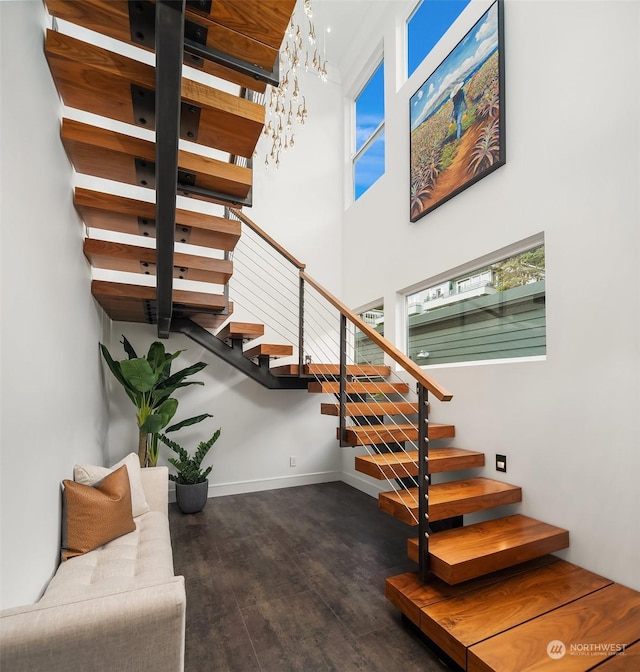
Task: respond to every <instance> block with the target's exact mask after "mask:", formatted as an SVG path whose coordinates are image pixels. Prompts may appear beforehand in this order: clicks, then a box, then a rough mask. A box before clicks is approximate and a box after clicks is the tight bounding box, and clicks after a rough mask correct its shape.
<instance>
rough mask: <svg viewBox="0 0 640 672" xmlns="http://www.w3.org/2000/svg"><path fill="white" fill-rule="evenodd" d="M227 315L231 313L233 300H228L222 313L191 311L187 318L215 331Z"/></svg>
mask: <svg viewBox="0 0 640 672" xmlns="http://www.w3.org/2000/svg"><path fill="white" fill-rule="evenodd" d="M229 315H233V301H229V303H228V305H227V310H226V311H225V312H224V313H220V314H218V315H216V314H214V313H191V314H190V315H189V318H190V319H191V320H192V321H193V322H195V323H196V324H199V325H200V326H201V327H203V328H204V329H209V330H211V331H215V330H216V329H219V328H220V327H221V326H222V325H223V324H224V323H225V322H226V321H227V320H228V319H229Z"/></svg>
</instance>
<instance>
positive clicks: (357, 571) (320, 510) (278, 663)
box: [169, 482, 449, 672]
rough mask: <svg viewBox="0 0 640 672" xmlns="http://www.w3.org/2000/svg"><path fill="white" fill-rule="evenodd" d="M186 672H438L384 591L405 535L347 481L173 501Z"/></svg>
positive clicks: (408, 566) (401, 567)
mask: <svg viewBox="0 0 640 672" xmlns="http://www.w3.org/2000/svg"><path fill="white" fill-rule="evenodd" d="M169 509H170V510H169V519H170V524H171V534H172V543H173V555H174V562H175V571H176V574H182V575H183V576H184V577H185V580H186V587H187V633H186V656H185V671H186V672H203V671H204V672H225V671H227V670H229V671H233V672H252V671H254V670H255V671H257V672H285V671H287V670H297V671H300V672H315V671H324V670H338V671H340V672H350V671H351V670H361V671H363V672H375V671H376V670H381V671H384V672H395V671H396V670H402V672H412V671H415V672H418V671H419V672H442V671H443V670H447V669H449V668H447V667H446V666H445V665H444V664H443V663H442V662H440V661H439V660H438V659H437V658H436V657H435V655H434V654H433V653H432V652H431V651H430V650H428V649H427V648H425V646H424V645H423V644H422V643H421V642H420V640H419V639H417V638H416V637H414V636H413V635H412V634H411V633H410V632H409V631H407V630H406V629H405V628H404V626H403V624H402V620H401V616H400V614H399V612H398V610H397V609H396V608H395V607H394V606H393V605H391V604H390V603H389V602H388V601H387V600H386V599H385V597H384V580H385V578H386V577H388V576H392V575H395V574H398V573H401V572H404V571H410V570H412V569H415V565H413V563H411V562H410V561H409V560H408V559H407V557H406V539H407V537H408V536H411V534H412V531H411V530H410V528H408V527H407V526H405V525H403V524H402V523H400V522H399V521H397V520H395V519H393V518H392V517H391V516H388V515H386V514H385V513H382V512H381V511H379V510H378V506H377V502H376V500H375V499H374V498H372V497H369V496H368V495H365V494H364V493H362V492H359V491H358V490H356V489H354V488H351V487H350V486H348V485H346V484H344V483H339V482H336V483H323V484H320V485H309V486H303V487H295V488H285V489H280V490H269V491H266V492H258V493H250V494H245V495H233V496H229V497H216V498H213V499H209V501H208V502H207V506H206V507H205V510H204V511H202V512H201V513H198V514H192V515H182V514H180V513H179V512H178V510H177V509H176V507H175V504H171V505H170V507H169Z"/></svg>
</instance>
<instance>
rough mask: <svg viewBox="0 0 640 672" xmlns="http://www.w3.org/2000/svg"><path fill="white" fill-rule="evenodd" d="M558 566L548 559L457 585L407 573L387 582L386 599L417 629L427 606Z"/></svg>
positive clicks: (551, 559)
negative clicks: (514, 577)
mask: <svg viewBox="0 0 640 672" xmlns="http://www.w3.org/2000/svg"><path fill="white" fill-rule="evenodd" d="M554 562H559V558H556V557H554V556H553V555H544V556H541V557H539V558H535V559H534V560H529V561H528V562H523V563H521V564H519V565H514V566H512V567H507V568H505V569H502V570H500V571H498V572H492V573H491V574H486V575H484V576H479V577H478V578H476V579H471V580H470V581H465V582H464V583H458V584H455V585H451V584H449V583H445V582H444V581H442V580H441V579H439V578H438V577H437V576H435V575H434V574H430V575H429V576H428V579H427V582H426V583H422V581H420V576H419V575H418V573H417V572H406V573H404V574H398V575H397V576H391V577H389V578H388V579H386V580H385V597H386V598H387V599H388V600H389V601H390V602H391V603H392V604H394V605H395V606H396V607H397V608H398V609H399V610H400V611H401V612H402V613H403V614H404V615H405V616H406V617H407V618H409V620H411V621H412V622H413V623H414V624H415V625H417V626H420V618H421V615H422V613H421V612H422V609H423V607H426V606H427V605H430V604H435V603H437V602H441V601H443V600H447V599H449V598H451V597H456V596H458V595H463V594H464V593H468V592H470V591H472V590H477V589H479V588H483V587H485V586H490V585H492V584H497V583H499V582H500V581H503V580H504V579H508V578H509V577H511V576H515V575H517V574H521V573H522V572H527V571H529V570H531V569H536V568H538V567H545V566H547V565H549V564H551V563H554Z"/></svg>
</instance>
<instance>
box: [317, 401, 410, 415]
mask: <svg viewBox="0 0 640 672" xmlns="http://www.w3.org/2000/svg"><path fill="white" fill-rule="evenodd" d="M417 412H418V404H414V403H412V402H409V401H386V402H379V401H362V402H347V404H346V407H345V414H346V416H347V417H356V416H370V415H415V414H416V413H417ZM320 413H322V415H335V416H339V415H340V404H321V405H320Z"/></svg>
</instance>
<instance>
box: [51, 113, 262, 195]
mask: <svg viewBox="0 0 640 672" xmlns="http://www.w3.org/2000/svg"><path fill="white" fill-rule="evenodd" d="M61 135H62V143H63V145H64V147H65V150H66V152H67V155H68V156H69V159H70V161H71V163H72V164H73V166H74V168H75V169H76V171H77V172H79V173H83V174H88V175H93V176H95V177H102V178H105V179H108V180H115V181H116V182H124V183H126V184H134V185H138V186H151V185H143V184H141V183H140V182H139V181H138V177H137V175H136V164H135V160H136V159H139V160H142V161H145V162H147V163H149V164H153V163H154V162H155V144H154V143H153V142H149V141H148V140H142V139H140V138H134V137H132V136H129V135H124V134H122V133H116V132H115V131H110V130H107V129H103V128H98V127H97V126H91V125H89V124H83V123H82V122H79V121H75V120H72V119H63V120H62V133H61ZM178 169H179V170H181V171H185V172H186V173H188V174H189V175H192V176H193V185H195V186H196V187H200V188H203V189H207V190H211V191H213V192H218V193H220V194H225V195H228V196H229V199H231V200H232V199H233V198H239V199H243V198H246V197H247V195H248V194H249V190H250V189H251V170H250V169H248V168H243V167H241V166H237V165H235V164H232V163H226V162H224V161H218V160H217V159H211V158H208V157H206V156H201V155H199V154H192V153H190V152H186V151H184V150H179V152H178ZM178 191H179V189H178ZM193 197H194V198H200V196H199V195H196V194H194V195H193ZM205 200H210V201H213V202H222V203H225V202H227V199H226V198H219V199H216V198H209V197H207V198H205Z"/></svg>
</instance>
